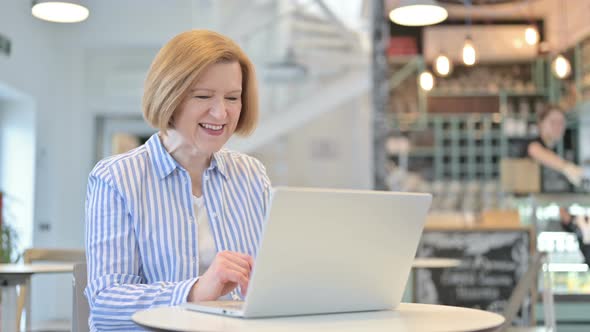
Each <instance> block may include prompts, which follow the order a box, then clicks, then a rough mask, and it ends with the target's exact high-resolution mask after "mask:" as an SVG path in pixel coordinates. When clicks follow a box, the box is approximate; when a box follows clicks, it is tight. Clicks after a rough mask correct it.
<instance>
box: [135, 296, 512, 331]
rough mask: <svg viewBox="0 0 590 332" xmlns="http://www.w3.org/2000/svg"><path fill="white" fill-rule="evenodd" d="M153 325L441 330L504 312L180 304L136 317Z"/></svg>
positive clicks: (490, 326)
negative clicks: (239, 314)
mask: <svg viewBox="0 0 590 332" xmlns="http://www.w3.org/2000/svg"><path fill="white" fill-rule="evenodd" d="M132 319H133V321H134V322H135V323H137V324H139V325H141V326H143V327H146V328H151V329H156V330H169V331H187V332H200V331H207V332H226V331H227V332H229V331H231V332H254V331H256V332H271V331H272V332H295V331H297V332H300V331H306V332H307V331H317V332H336V331H338V332H385V331H387V332H392V331H396V332H410V331H412V332H414V331H420V332H435V331H436V332H441V331H481V332H483V331H493V330H495V329H496V328H498V327H499V326H500V325H501V324H502V323H504V317H502V316H500V315H498V314H495V313H491V312H487V311H483V310H476V309H468V308H460V307H450V306H442V305H433V304H416V303H402V304H400V305H399V307H398V308H397V310H395V311H371V312H359V313H343V314H328V315H310V316H295V317H279V318H263V319H241V318H230V317H224V316H218V315H212V314H204V313H199V312H194V311H189V310H187V309H184V308H181V307H161V308H154V309H148V310H143V311H139V312H137V313H135V314H134V315H133V316H132Z"/></svg>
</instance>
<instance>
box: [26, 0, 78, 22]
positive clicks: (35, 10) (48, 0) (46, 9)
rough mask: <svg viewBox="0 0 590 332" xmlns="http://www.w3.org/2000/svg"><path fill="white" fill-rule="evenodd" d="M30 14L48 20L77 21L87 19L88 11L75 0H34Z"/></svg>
mask: <svg viewBox="0 0 590 332" xmlns="http://www.w3.org/2000/svg"><path fill="white" fill-rule="evenodd" d="M31 14H33V16H35V17H36V18H38V19H41V20H45V21H49V22H57V23H77V22H82V21H84V20H85V19H87V18H88V15H89V14H90V11H89V10H88V8H86V7H85V6H83V5H82V4H81V3H80V1H77V0H76V1H73V0H63V1H52V0H34V1H33V7H32V8H31Z"/></svg>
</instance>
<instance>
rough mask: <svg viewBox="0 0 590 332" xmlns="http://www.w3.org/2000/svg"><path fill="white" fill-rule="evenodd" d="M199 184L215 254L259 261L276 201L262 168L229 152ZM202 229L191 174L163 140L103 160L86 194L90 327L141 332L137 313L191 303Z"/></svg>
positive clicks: (155, 137)
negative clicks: (267, 220)
mask: <svg viewBox="0 0 590 332" xmlns="http://www.w3.org/2000/svg"><path fill="white" fill-rule="evenodd" d="M202 183H203V196H204V199H205V205H206V208H207V211H208V215H209V220H210V225H211V229H212V231H213V236H214V239H215V245H216V248H217V251H222V250H231V251H237V252H241V253H245V254H249V255H252V256H254V257H255V256H256V252H257V249H258V244H259V243H260V237H261V235H262V226H263V222H264V216H265V214H266V211H267V208H268V206H269V202H270V189H271V188H270V180H269V179H268V177H267V175H266V172H265V169H264V166H262V164H261V163H260V162H259V161H258V160H256V159H255V158H252V157H249V156H246V155H244V154H240V153H237V152H231V151H228V150H225V149H222V150H221V151H219V152H217V153H215V154H214V155H213V158H211V165H210V166H209V168H208V169H206V170H205V172H204V173H203V178H202ZM197 230H198V225H197V223H196V215H195V211H194V208H193V200H192V189H191V179H190V176H189V174H188V172H187V171H186V170H185V169H184V168H183V167H182V166H180V164H178V162H176V160H174V158H172V156H171V155H170V154H169V153H168V152H167V151H166V150H165V148H164V146H163V145H162V142H161V141H160V138H159V136H158V134H154V135H153V136H152V137H151V138H150V139H149V140H148V141H147V142H146V143H145V144H144V145H142V146H140V147H138V148H136V149H134V150H131V151H129V152H127V153H124V154H121V155H116V156H113V157H110V158H107V159H104V160H102V161H100V162H99V163H98V164H97V165H96V166H95V167H94V169H93V170H92V172H91V173H90V176H89V179H88V190H87V197H86V260H87V263H88V285H87V287H86V290H85V294H86V297H87V298H88V300H89V303H90V319H89V324H90V329H91V331H103V330H120V331H131V330H142V329H141V328H140V327H139V326H138V325H135V324H134V323H133V322H132V321H131V315H132V314H133V313H134V312H136V311H138V310H141V309H147V308H153V307H156V306H172V305H178V304H180V303H183V302H186V299H187V296H188V293H189V291H190V289H191V287H192V285H193V284H194V283H195V282H196V280H197V276H198V275H199V271H198V270H199V262H198V257H199V255H198V243H197V240H198V234H197Z"/></svg>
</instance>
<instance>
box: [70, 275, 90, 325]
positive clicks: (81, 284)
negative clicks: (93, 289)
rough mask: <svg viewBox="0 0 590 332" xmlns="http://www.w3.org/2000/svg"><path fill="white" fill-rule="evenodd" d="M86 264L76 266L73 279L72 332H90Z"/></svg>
mask: <svg viewBox="0 0 590 332" xmlns="http://www.w3.org/2000/svg"><path fill="white" fill-rule="evenodd" d="M86 273H87V272H86V263H79V264H76V265H74V277H73V278H72V289H73V294H74V295H73V301H72V332H88V331H89V327H88V317H89V315H90V307H89V306H88V300H87V299H86V297H85V296H84V288H86V283H87V274H86Z"/></svg>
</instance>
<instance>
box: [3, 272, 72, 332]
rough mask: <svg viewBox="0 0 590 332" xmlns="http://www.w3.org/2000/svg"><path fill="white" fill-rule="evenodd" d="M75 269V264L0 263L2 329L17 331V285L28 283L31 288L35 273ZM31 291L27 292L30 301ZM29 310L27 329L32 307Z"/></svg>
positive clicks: (5, 331)
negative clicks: (32, 277)
mask: <svg viewBox="0 0 590 332" xmlns="http://www.w3.org/2000/svg"><path fill="white" fill-rule="evenodd" d="M72 271H74V264H0V288H1V292H2V296H1V298H2V303H1V305H0V310H2V320H1V323H0V331H2V332H12V331H17V330H18V329H17V326H16V325H17V323H16V315H17V313H16V312H17V299H16V298H17V294H16V286H18V285H25V284H26V285H27V286H29V289H30V280H31V276H32V275H33V274H40V273H43V274H44V273H72ZM30 294H31V292H27V297H29V300H27V301H26V304H27V305H28V304H29V303H30V296H31V295H30ZM26 310H27V321H26V325H27V329H28V328H29V324H30V316H31V314H30V312H31V310H30V308H26Z"/></svg>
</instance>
